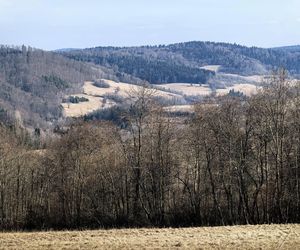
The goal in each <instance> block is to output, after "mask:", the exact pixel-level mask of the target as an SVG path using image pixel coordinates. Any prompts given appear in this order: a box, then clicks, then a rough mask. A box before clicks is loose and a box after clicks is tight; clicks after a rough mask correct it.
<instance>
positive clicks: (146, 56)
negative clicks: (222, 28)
mask: <svg viewBox="0 0 300 250" xmlns="http://www.w3.org/2000/svg"><path fill="white" fill-rule="evenodd" d="M64 54H65V55H67V56H69V57H71V58H73V59H76V60H80V61H89V62H94V63H97V64H100V65H104V66H109V67H114V68H116V69H118V70H119V71H121V72H127V73H129V74H132V75H135V76H137V77H139V78H142V79H144V80H147V81H149V82H150V83H157V82H158V83H163V82H190V83H197V82H202V83H205V81H206V80H207V79H208V78H209V77H211V75H209V74H208V73H207V72H205V71H201V69H199V67H201V66H204V65H222V67H221V69H220V70H221V71H223V72H227V73H235V74H241V75H253V74H266V73H268V72H269V71H270V70H273V69H274V68H278V67H285V68H286V69H287V70H289V72H290V73H292V74H294V75H299V74H300V63H299V62H300V60H299V59H300V53H299V50H297V49H296V48H294V49H288V48H282V49H263V48H257V47H246V46H241V45H237V44H228V43H215V42H186V43H178V44H171V45H160V46H143V47H123V48H118V47H96V48H90V49H84V50H72V51H68V52H65V53H64ZM179 67H180V68H181V69H180V71H179V72H177V71H178V69H179ZM191 74H192V75H191ZM201 78H202V79H201ZM199 80H200V81H199Z"/></svg>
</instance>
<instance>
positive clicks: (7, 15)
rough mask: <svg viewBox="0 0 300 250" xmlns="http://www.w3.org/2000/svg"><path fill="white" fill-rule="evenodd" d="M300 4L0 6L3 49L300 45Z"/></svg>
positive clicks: (167, 1)
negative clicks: (204, 43) (203, 43)
mask: <svg viewBox="0 0 300 250" xmlns="http://www.w3.org/2000/svg"><path fill="white" fill-rule="evenodd" d="M299 10H300V0H0V44H6V45H22V44H24V45H30V46H32V47H36V48H41V49H45V50H53V49H59V48H87V47H95V46H137V45H158V44H170V43H177V42H185V41H216V42H230V43H238V44H242V45H247V46H258V47H277V46H287V45H297V44H300V11H299Z"/></svg>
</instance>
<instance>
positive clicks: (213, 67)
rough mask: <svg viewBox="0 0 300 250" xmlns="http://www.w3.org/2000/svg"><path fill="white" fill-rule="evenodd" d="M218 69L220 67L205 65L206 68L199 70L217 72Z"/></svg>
mask: <svg viewBox="0 0 300 250" xmlns="http://www.w3.org/2000/svg"><path fill="white" fill-rule="evenodd" d="M220 67H221V65H206V66H203V67H201V69H206V70H210V71H214V72H218V71H219V69H220Z"/></svg>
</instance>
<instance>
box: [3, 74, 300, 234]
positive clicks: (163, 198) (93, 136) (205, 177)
mask: <svg viewBox="0 0 300 250" xmlns="http://www.w3.org/2000/svg"><path fill="white" fill-rule="evenodd" d="M152 91H153V90H149V89H143V90H141V91H140V92H139V93H138V97H137V98H136V101H135V102H134V103H133V104H132V105H131V106H130V108H129V109H128V110H127V112H125V113H123V119H124V120H126V127H125V128H120V127H117V126H114V125H113V124H111V123H109V122H95V121H94V122H83V121H81V122H77V123H75V124H73V125H72V126H70V128H69V129H68V130H67V131H65V130H64V131H62V132H61V135H60V136H59V137H57V138H53V139H52V140H51V142H44V143H41V142H39V140H38V136H39V135H38V133H37V134H36V136H35V139H34V140H33V139H31V143H28V142H27V141H28V138H27V137H26V136H24V135H23V134H22V133H21V132H20V131H18V130H17V129H10V130H9V132H8V131H7V129H5V128H4V127H1V130H0V132H1V137H0V138H1V143H0V158H1V161H0V227H1V228H2V229H23V228H27V229H38V228H44V229H45V228H81V227H95V228H96V227H114V226H184V225H185V226H187V225H225V224H226V225H228V224H229V225H232V224H245V223H292V222H300V186H299V184H300V183H299V181H300V147H299V145H300V143H299V142H300V130H299V129H300V106H299V105H300V86H299V84H298V85H295V84H293V85H291V84H290V83H288V82H287V81H286V79H285V73H284V72H281V73H280V74H279V75H278V76H276V77H274V79H272V83H271V84H270V85H268V86H267V87H266V88H265V89H264V90H263V91H262V92H261V93H259V94H258V95H256V96H254V97H252V98H249V99H246V98H240V97H239V96H236V97H230V96H227V97H224V98H222V99H220V101H219V102H218V103H217V104H205V105H203V104H199V105H196V106H195V114H194V115H193V116H191V117H189V118H187V119H186V120H182V119H179V118H175V117H170V116H168V114H166V113H165V111H164V109H163V108H162V107H160V106H158V105H157V104H156V103H155V102H153V98H152V95H153V93H152ZM32 140H33V141H32ZM45 143H46V144H45ZM41 144H42V145H45V146H44V149H39V150H33V145H35V147H38V146H37V145H41Z"/></svg>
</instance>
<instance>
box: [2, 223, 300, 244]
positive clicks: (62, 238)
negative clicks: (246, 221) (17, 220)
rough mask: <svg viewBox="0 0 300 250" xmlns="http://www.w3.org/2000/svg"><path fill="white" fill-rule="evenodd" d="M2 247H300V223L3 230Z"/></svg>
mask: <svg viewBox="0 0 300 250" xmlns="http://www.w3.org/2000/svg"><path fill="white" fill-rule="evenodd" d="M0 249H300V225H299V224H285V225H257V226H225V227H200V228H178V229H175V228H166V229H115V230H90V231H63V232H34V233H1V234H0Z"/></svg>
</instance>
